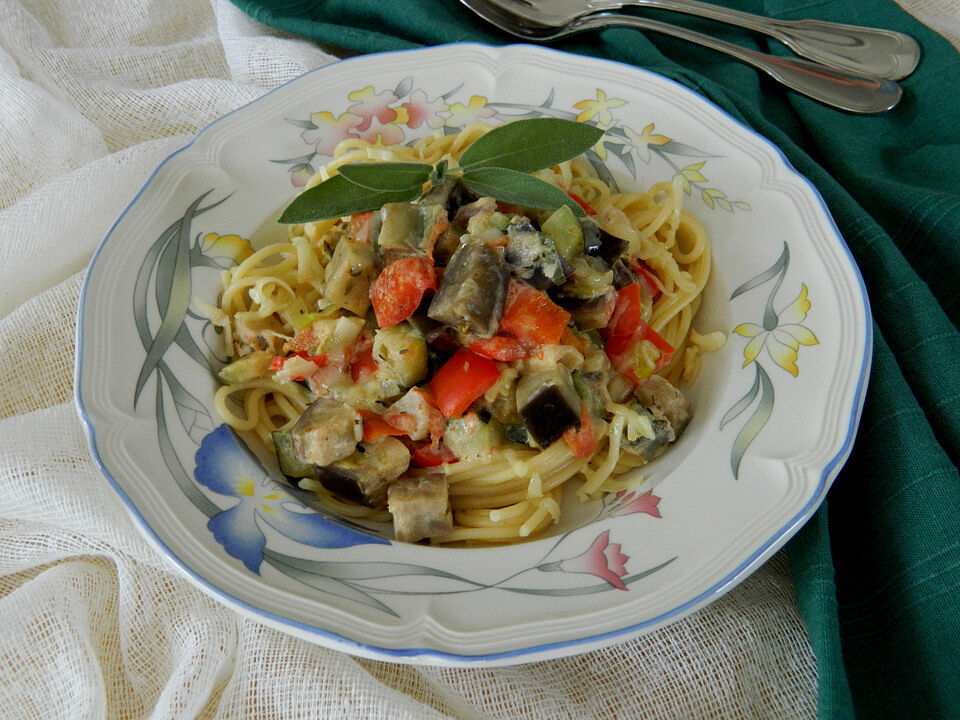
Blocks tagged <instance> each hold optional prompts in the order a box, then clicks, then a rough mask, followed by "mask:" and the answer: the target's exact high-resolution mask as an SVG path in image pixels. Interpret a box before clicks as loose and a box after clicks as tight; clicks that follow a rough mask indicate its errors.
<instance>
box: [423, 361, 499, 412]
mask: <svg viewBox="0 0 960 720" xmlns="http://www.w3.org/2000/svg"><path fill="white" fill-rule="evenodd" d="M499 378H500V369H499V368H498V367H497V363H496V362H494V361H493V360H491V359H490V358H485V357H483V356H482V355H477V354H476V353H475V352H471V351H470V350H458V351H457V352H455V353H454V354H453V357H451V358H450V359H449V360H447V362H445V363H444V364H443V365H442V366H441V367H440V369H439V370H437V372H436V373H434V375H433V378H432V379H431V380H430V393H431V395H433V400H434V402H435V403H436V404H437V407H438V408H440V412H442V413H443V414H444V415H445V416H446V417H448V418H458V417H460V416H461V415H463V413H464V411H465V410H466V409H467V408H468V407H470V405H471V404H472V403H473V401H474V400H476V399H477V398H479V397H480V396H481V395H483V394H484V393H485V392H486V391H487V390H489V389H490V388H491V387H492V386H493V384H494V383H496V382H497V380H498V379H499Z"/></svg>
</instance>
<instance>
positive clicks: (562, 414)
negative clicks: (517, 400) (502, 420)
mask: <svg viewBox="0 0 960 720" xmlns="http://www.w3.org/2000/svg"><path fill="white" fill-rule="evenodd" d="M520 417H522V418H523V422H524V424H525V425H526V426H527V431H528V432H529V433H530V437H532V438H533V439H534V440H535V441H536V442H537V444H538V445H539V446H540V447H543V448H545V447H548V446H550V445H553V443H554V442H556V441H557V440H559V439H560V436H561V435H563V433H564V432H565V431H567V430H569V429H570V428H572V427H578V426H579V425H580V416H579V415H578V414H577V413H575V412H574V411H573V408H571V407H570V405H569V403H568V402H567V399H566V398H565V397H564V395H563V393H561V392H560V390H559V389H558V388H557V387H556V386H555V385H548V386H546V387H545V388H544V389H543V390H541V391H540V392H539V393H537V394H536V395H535V396H534V397H533V398H532V399H531V400H530V402H528V403H527V405H526V406H525V407H524V408H523V409H522V410H521V411H520Z"/></svg>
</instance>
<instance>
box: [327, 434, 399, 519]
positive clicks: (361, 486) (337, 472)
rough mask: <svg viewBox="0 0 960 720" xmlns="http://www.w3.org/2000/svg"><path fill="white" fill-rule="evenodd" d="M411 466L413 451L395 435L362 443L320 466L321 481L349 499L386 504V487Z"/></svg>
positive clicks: (377, 505) (365, 503) (328, 487)
mask: <svg viewBox="0 0 960 720" xmlns="http://www.w3.org/2000/svg"><path fill="white" fill-rule="evenodd" d="M409 466H410V451H409V450H407V447H406V446H405V445H404V444H403V443H402V442H400V441H399V440H397V439H396V438H392V437H381V438H377V439H376V440H373V441H371V442H363V443H360V444H359V446H357V449H356V450H355V451H354V452H353V453H352V454H350V455H349V456H347V457H345V458H343V459H342V460H338V461H337V462H334V463H330V464H329V465H327V466H325V467H322V468H319V473H318V477H319V479H320V482H321V484H322V485H323V486H324V487H325V488H326V489H327V490H329V491H330V492H333V493H336V494H337V495H340V496H341V497H344V498H346V499H347V500H353V501H354V502H358V503H361V504H362V505H368V506H370V507H383V506H384V504H385V502H386V499H387V487H388V486H389V485H390V483H392V482H393V481H394V480H396V479H397V478H398V477H400V476H401V475H403V473H405V472H406V470H407V468H408V467H409Z"/></svg>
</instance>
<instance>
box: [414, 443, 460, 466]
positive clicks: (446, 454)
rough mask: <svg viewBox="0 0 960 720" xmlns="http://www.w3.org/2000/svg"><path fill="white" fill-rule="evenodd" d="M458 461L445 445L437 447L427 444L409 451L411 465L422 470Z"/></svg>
mask: <svg viewBox="0 0 960 720" xmlns="http://www.w3.org/2000/svg"><path fill="white" fill-rule="evenodd" d="M459 459H460V458H458V457H457V456H456V455H454V454H453V453H452V452H451V451H450V450H449V449H448V448H447V446H446V445H442V444H441V445H440V446H439V447H437V446H435V445H433V444H431V443H427V444H426V445H421V446H419V447H415V448H414V449H413V450H411V451H410V461H411V463H412V464H414V465H416V466H417V467H422V468H431V467H438V466H440V465H443V464H444V463H455V462H457V461H458V460H459Z"/></svg>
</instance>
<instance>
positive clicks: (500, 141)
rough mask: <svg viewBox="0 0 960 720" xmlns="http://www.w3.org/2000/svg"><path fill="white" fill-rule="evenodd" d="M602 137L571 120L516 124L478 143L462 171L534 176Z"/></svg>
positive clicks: (592, 128)
mask: <svg viewBox="0 0 960 720" xmlns="http://www.w3.org/2000/svg"><path fill="white" fill-rule="evenodd" d="M601 137H603V130H601V129H600V128H598V127H595V126H593V125H587V124H585V123H578V122H574V121H572V120H561V119H559V118H530V119H527V120H514V121H513V122H510V123H507V124H505V125H500V126H499V127H495V128H494V129H493V130H491V131H490V132H488V133H487V134H486V135H483V136H481V137H480V138H478V139H477V140H475V141H474V143H473V144H472V145H470V147H468V148H467V149H466V150H465V151H464V152H463V155H461V156H460V167H461V168H463V170H464V171H466V170H468V169H474V168H482V167H500V168H507V169H509V170H520V171H522V172H533V171H535V170H542V169H543V168H548V167H551V166H553V165H556V164H557V163H561V162H563V161H564V160H569V159H570V158H574V157H576V156H577V155H579V154H580V153H583V152H585V151H587V150H589V149H590V148H591V147H593V146H594V145H596V144H597V141H599V140H600V138H601Z"/></svg>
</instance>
